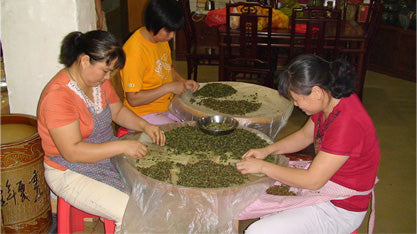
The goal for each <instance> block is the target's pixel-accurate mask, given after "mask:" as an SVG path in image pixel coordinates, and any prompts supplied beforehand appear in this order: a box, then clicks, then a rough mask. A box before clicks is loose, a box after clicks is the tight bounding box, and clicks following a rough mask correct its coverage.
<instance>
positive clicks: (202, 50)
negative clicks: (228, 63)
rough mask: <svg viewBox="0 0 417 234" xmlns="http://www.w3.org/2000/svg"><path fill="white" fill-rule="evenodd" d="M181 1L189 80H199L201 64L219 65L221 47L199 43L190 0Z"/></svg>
mask: <svg viewBox="0 0 417 234" xmlns="http://www.w3.org/2000/svg"><path fill="white" fill-rule="evenodd" d="M179 2H180V4H181V5H182V6H183V9H184V15H185V24H184V32H185V40H186V49H187V53H186V59H187V76H188V79H189V80H190V79H191V78H193V79H194V80H195V81H197V70H198V66H199V65H216V66H217V65H219V47H218V46H207V45H202V44H201V43H199V40H198V38H197V33H196V29H195V25H194V21H193V16H192V14H191V10H190V1H189V0H179ZM216 32H217V31H216Z"/></svg>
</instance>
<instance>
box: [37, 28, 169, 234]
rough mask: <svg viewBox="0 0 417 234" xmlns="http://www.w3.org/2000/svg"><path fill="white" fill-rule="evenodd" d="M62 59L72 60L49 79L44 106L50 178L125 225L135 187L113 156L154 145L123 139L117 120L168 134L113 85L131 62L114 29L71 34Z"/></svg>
mask: <svg viewBox="0 0 417 234" xmlns="http://www.w3.org/2000/svg"><path fill="white" fill-rule="evenodd" d="M60 62H61V63H62V64H64V65H65V68H63V69H62V70H61V71H59V72H58V73H57V74H56V75H55V77H53V78H52V80H51V81H50V82H49V83H48V85H47V86H46V87H45V89H44V91H43V93H42V95H41V98H40V101H39V106H38V131H39V135H40V137H41V139H42V148H43V150H44V152H45V161H44V165H45V178H46V181H47V183H48V185H49V186H50V188H51V190H52V191H53V192H54V193H55V194H56V195H57V196H59V197H62V198H63V199H64V200H65V201H67V202H68V203H70V204H71V205H72V206H74V207H76V208H78V209H81V210H83V211H85V212H88V213H91V214H94V215H98V216H100V217H103V218H106V219H110V220H114V221H115V223H116V231H117V230H120V225H121V222H122V218H123V215H124V211H125V208H126V204H127V201H128V199H129V195H128V191H127V188H126V186H125V184H124V183H123V181H122V178H121V176H120V175H119V173H118V171H117V170H116V168H115V167H114V166H113V164H112V163H111V162H110V158H111V157H113V156H116V155H119V154H126V155H128V156H130V157H132V158H142V157H144V156H145V155H146V153H147V148H146V147H145V146H144V145H142V144H141V143H140V142H139V141H136V140H118V139H117V138H116V137H115V136H114V134H113V128H112V125H111V123H112V121H114V122H115V123H117V124H119V125H121V126H125V127H127V128H129V129H134V130H136V131H143V132H145V133H146V134H148V135H149V136H150V137H151V138H152V140H153V141H154V142H155V143H156V144H159V145H164V144H165V135H164V134H163V132H162V131H161V130H160V129H159V127H157V126H154V125H151V124H149V123H148V122H146V121H145V120H143V119H141V118H140V117H138V116H137V115H136V114H135V113H133V112H132V111H131V110H129V109H128V108H127V107H125V106H124V105H123V104H122V103H121V102H120V100H119V98H118V96H117V94H116V92H115V90H114V89H113V87H112V86H111V84H110V81H109V77H110V74H111V72H112V71H114V70H115V69H117V68H120V67H123V65H124V63H125V54H124V52H123V50H122V48H121V46H120V45H119V43H118V41H117V40H116V39H115V37H114V36H112V35H111V34H110V33H108V32H105V31H91V32H87V33H85V34H84V33H81V32H72V33H70V34H68V35H67V36H66V37H65V38H64V40H63V42H62V47H61V54H60Z"/></svg>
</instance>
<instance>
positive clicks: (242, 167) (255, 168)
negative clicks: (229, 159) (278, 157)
mask: <svg viewBox="0 0 417 234" xmlns="http://www.w3.org/2000/svg"><path fill="white" fill-rule="evenodd" d="M265 163H268V162H266V161H264V160H262V159H256V158H251V157H249V158H244V159H243V160H242V161H240V162H238V163H236V169H237V170H238V171H240V172H241V173H242V174H257V173H263V172H262V167H263V166H264V165H265Z"/></svg>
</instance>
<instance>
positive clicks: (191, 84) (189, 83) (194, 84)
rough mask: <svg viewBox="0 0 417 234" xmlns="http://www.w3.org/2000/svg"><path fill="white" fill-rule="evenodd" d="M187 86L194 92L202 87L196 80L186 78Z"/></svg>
mask: <svg viewBox="0 0 417 234" xmlns="http://www.w3.org/2000/svg"><path fill="white" fill-rule="evenodd" d="M185 87H186V88H187V89H189V90H191V91H193V92H195V91H197V89H198V88H200V84H199V83H197V82H195V81H194V80H186V81H185Z"/></svg>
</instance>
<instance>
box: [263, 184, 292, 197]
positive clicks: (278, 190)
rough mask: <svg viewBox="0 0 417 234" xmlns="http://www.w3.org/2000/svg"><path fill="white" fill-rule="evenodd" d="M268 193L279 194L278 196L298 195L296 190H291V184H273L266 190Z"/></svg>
mask: <svg viewBox="0 0 417 234" xmlns="http://www.w3.org/2000/svg"><path fill="white" fill-rule="evenodd" d="M266 193H267V194H270V195H278V196H297V194H295V193H294V192H292V191H290V186H288V185H285V184H282V185H273V186H271V187H269V188H268V189H267V190H266Z"/></svg>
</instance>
